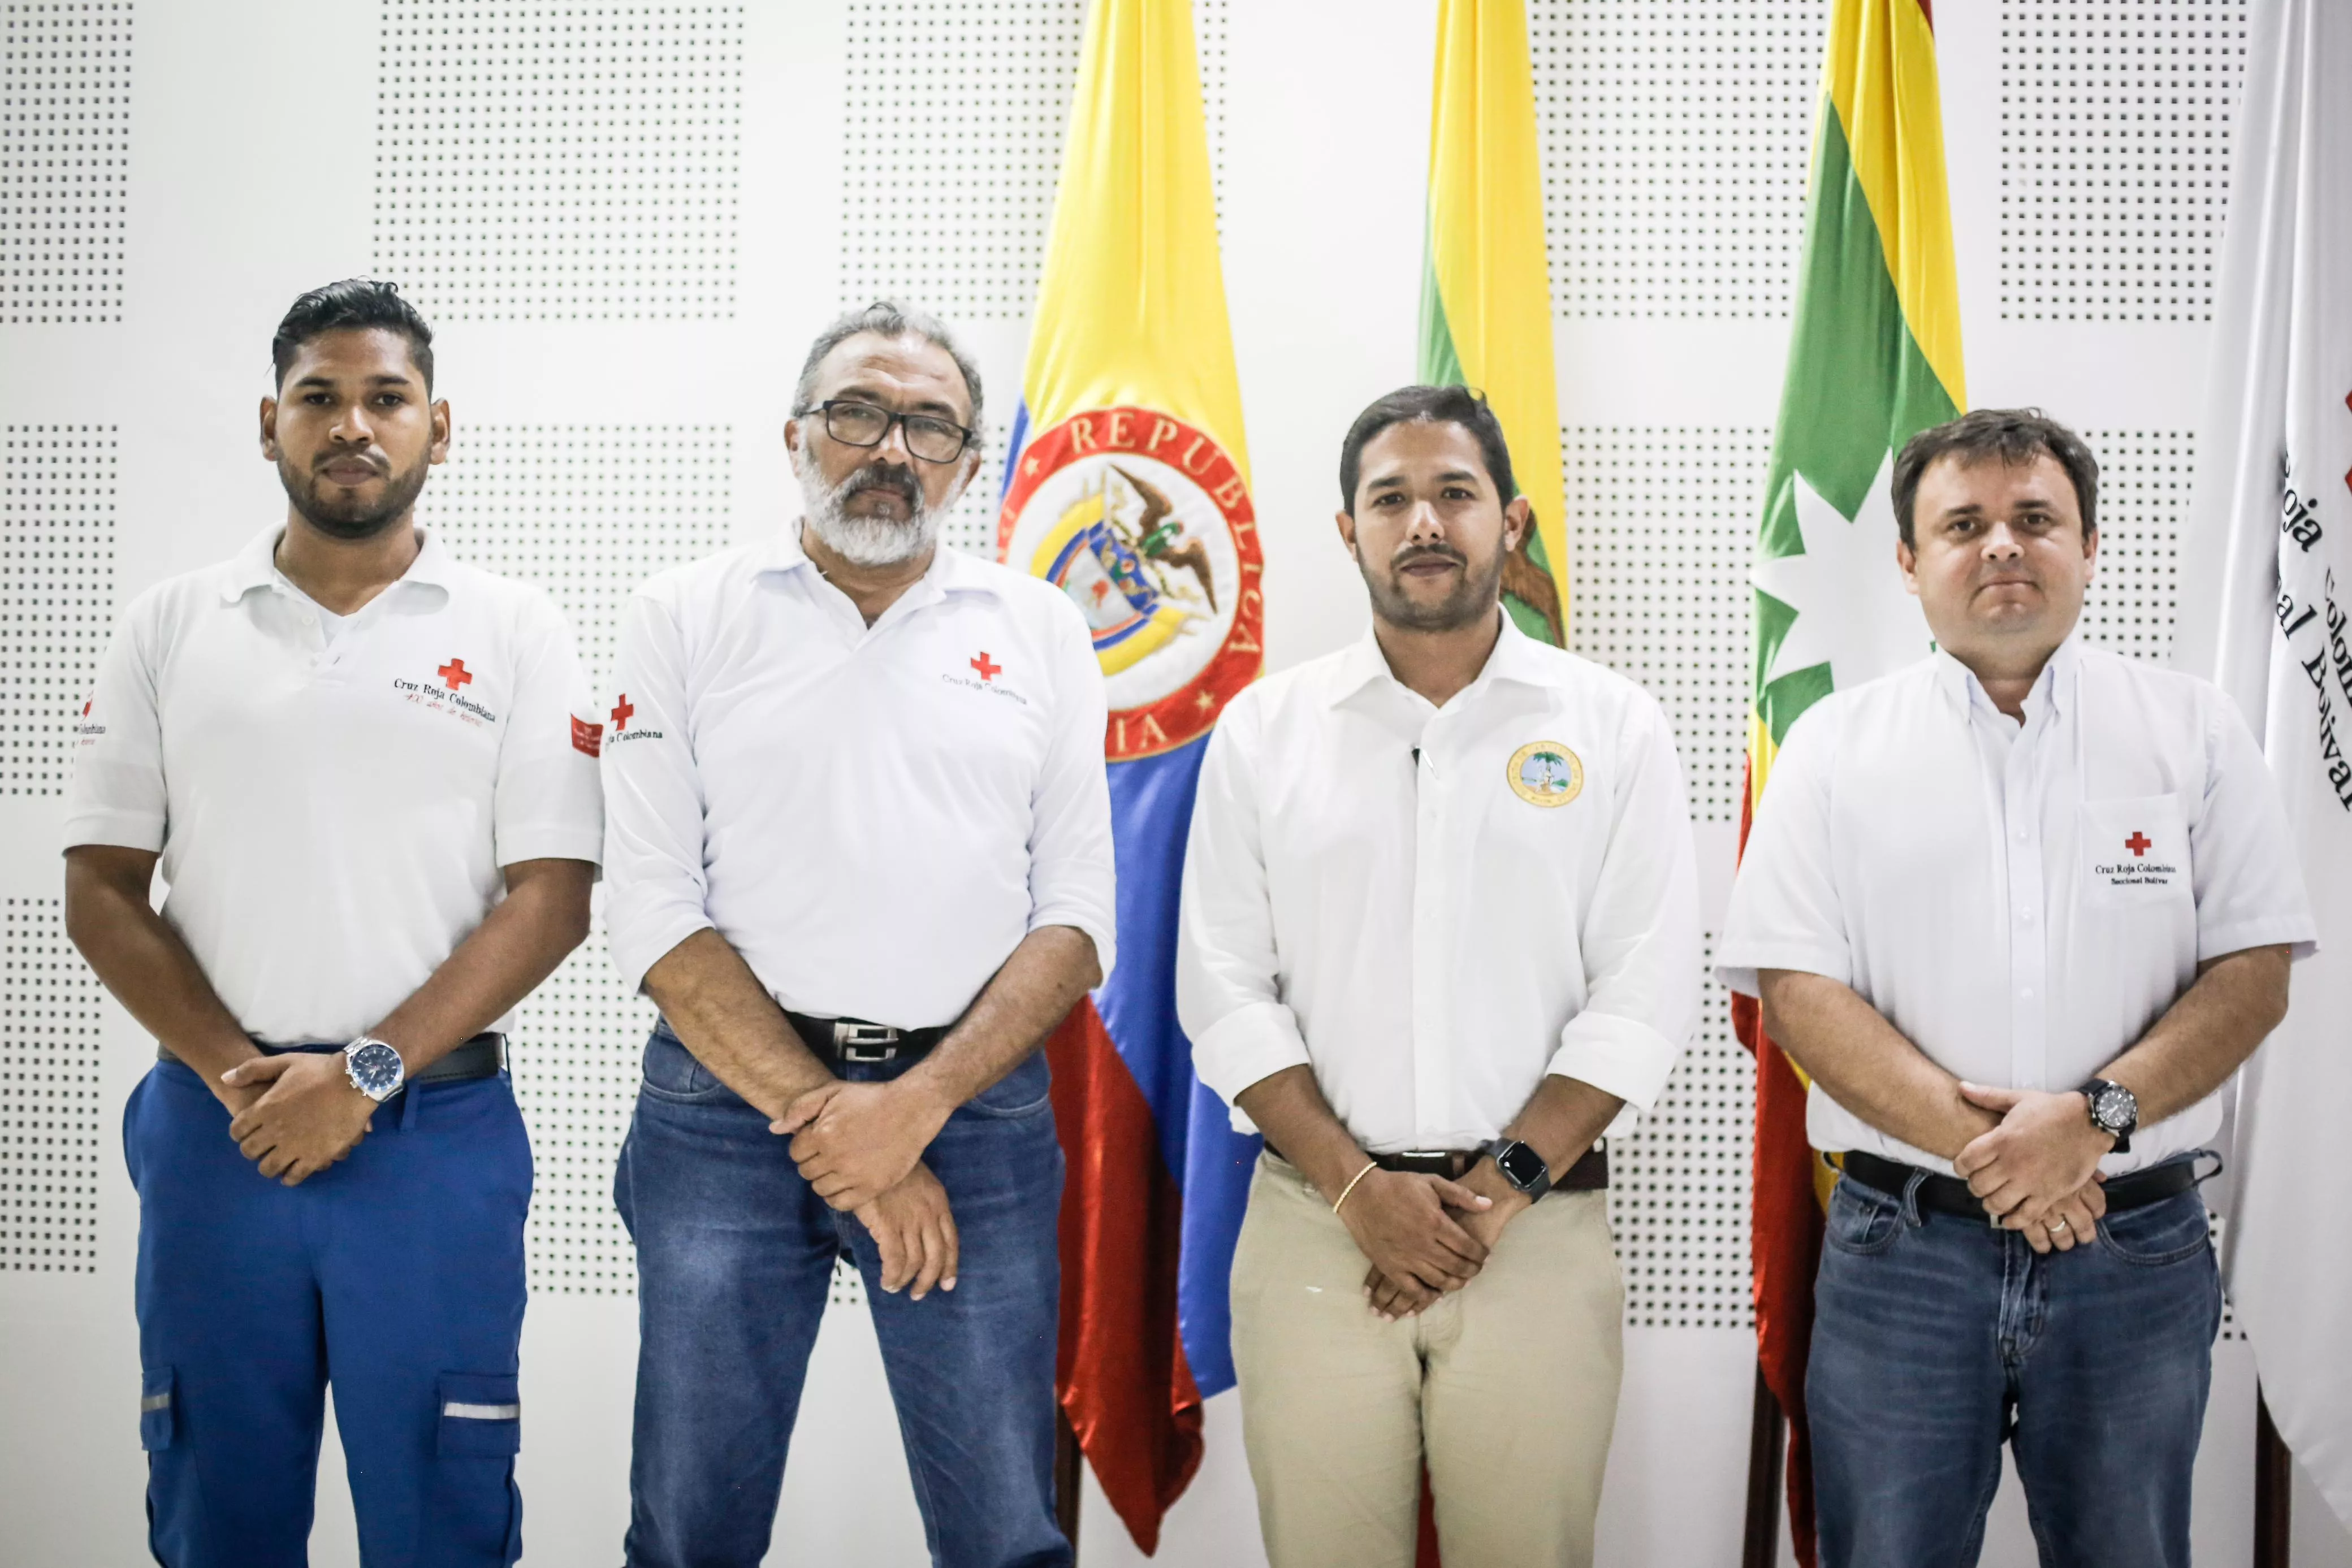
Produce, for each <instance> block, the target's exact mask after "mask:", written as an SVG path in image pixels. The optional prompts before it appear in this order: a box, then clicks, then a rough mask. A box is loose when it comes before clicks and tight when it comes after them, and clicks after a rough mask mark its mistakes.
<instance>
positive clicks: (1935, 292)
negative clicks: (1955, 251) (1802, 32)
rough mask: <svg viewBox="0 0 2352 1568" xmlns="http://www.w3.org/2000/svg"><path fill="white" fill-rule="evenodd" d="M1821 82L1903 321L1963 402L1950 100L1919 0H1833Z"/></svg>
mask: <svg viewBox="0 0 2352 1568" xmlns="http://www.w3.org/2000/svg"><path fill="white" fill-rule="evenodd" d="M1822 93H1823V95H1824V97H1825V98H1826V99H1828V101H1829V105H1830V107H1831V108H1832V109H1833V110H1835V112H1836V114H1837V117H1838V120H1839V121H1840V123H1841V124H1843V126H1844V128H1845V139H1846V145H1847V146H1848V147H1849V148H1850V149H1852V151H1853V169H1854V177H1855V178H1856V180H1857V181H1859V182H1860V183H1861V185H1862V195H1863V200H1864V201H1865V202H1867V203H1868V204H1869V205H1870V211H1871V215H1872V216H1873V217H1874V218H1875V219H1876V220H1877V222H1878V235H1879V242H1880V247H1881V248H1882V249H1883V250H1885V253H1886V265H1887V269H1888V270H1889V271H1890V272H1892V273H1893V274H1894V277H1895V296H1896V298H1899V299H1900V300H1901V301H1902V305H1903V319H1904V320H1905V322H1906V323H1907V324H1908V325H1909V327H1910V329H1911V337H1912V340H1914V341H1915V342H1916V343H1917V344H1918V345H1919V350H1920V352H1921V353H1922V354H1924V355H1925V356H1926V357H1927V364H1928V367H1929V368H1930V369H1932V370H1933V371H1935V372H1936V379H1937V381H1939V382H1942V383H1943V385H1944V391H1945V392H1947V393H1948V395H1949V396H1950V398H1951V400H1952V406H1953V407H1954V408H1957V409H1966V408H1967V407H1968V406H1969V400H1968V393H1967V391H1966V388H1965V386H1964V385H1963V382H1964V375H1963V372H1962V370H1961V362H1960V291H1959V278H1958V270H1957V268H1956V267H1954V265H1953V262H1952V214H1951V204H1950V203H1949V201H1948V198H1947V195H1946V191H1945V182H1944V110H1943V99H1942V95H1941V94H1940V92H1939V91H1938V90H1937V84H1936V35H1935V30H1934V29H1933V28H1932V27H1931V26H1929V25H1928V21H1927V13H1926V12H1925V11H1923V10H1922V9H1921V8H1920V5H1919V0H1836V7H1835V10H1834V11H1833V13H1832V16H1831V17H1830V38H1829V52H1828V57H1827V60H1826V62H1825V64H1824V65H1823V68H1822ZM1818 140H1819V139H1818V138H1816V141H1818Z"/></svg>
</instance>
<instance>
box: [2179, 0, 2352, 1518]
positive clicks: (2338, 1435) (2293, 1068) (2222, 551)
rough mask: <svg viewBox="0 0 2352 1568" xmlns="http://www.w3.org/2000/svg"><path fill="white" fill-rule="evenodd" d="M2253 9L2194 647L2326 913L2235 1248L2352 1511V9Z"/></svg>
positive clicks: (2235, 1145)
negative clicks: (2351, 282)
mask: <svg viewBox="0 0 2352 1568" xmlns="http://www.w3.org/2000/svg"><path fill="white" fill-rule="evenodd" d="M2250 20H2251V22H2252V26H2251V28H2250V31H2251V33H2252V37H2251V39H2250V40H2249V43H2248V47H2247V50H2246V87H2245V98H2244V101H2243V102H2242V105H2241V106H2240V109H2239V111H2238V115H2237V120H2236V123H2237V127H2238V129H2237V143H2238V145H2237V154H2236V159H2237V167H2236V169H2235V170H2234V172H2232V174H2231V180H2230V220H2229V223H2230V226H2229V233H2228V235H2227V237H2226V238H2225V239H2224V240H2223V242H2222V251H2221V308H2220V309H2219V310H2217V311H2215V312H2214V340H2215V341H2216V342H2217V343H2219V344H2222V345H2226V348H2225V349H2224V350H2223V351H2222V352H2221V353H2218V354H2217V355H2215V357H2214V361H2213V369H2212V373H2211V386H2210V399H2211V403H2210V409H2209V411H2208V413H2207V415H2206V419H2205V424H2204V428H2203V430H2202V431H2201V432H2200V434H2199V436H2198V440H2197V484H2196V489H2195V492H2194V496H2193V499H2192V501H2191V503H2190V507H2189V525H2188V527H2187V528H2185V529H2184V530H2183V537H2182V540H2181V556H2182V559H2181V563H2180V565H2181V571H2180V581H2181V584H2182V591H2181V595H2180V626H2179V639H2178V642H2177V643H2176V644H2175V647H2174V662H2175V663H2176V664H2179V667H2181V668H2183V669H2186V670H2189V671H2191V672H2192V673H2194V674H2200V675H2207V676H2210V677H2211V678H2212V679H2213V680H2214V681H2215V682H2216V683H2217V684H2219V685H2221V687H2222V689H2223V690H2225V691H2227V692H2228V693H2229V694H2230V695H2231V696H2232V697H2234V698H2235V699H2237V703H2238V706H2239V708H2240V710H2241V711H2242V713H2243V714H2244V715H2245V716H2246V721H2247V722H2248V723H2249V724H2250V725H2252V727H2253V730H2254V733H2255V734H2257V735H2259V736H2261V737H2263V754H2264V755H2265V756H2266V757H2268V758H2270V765H2271V771H2272V773H2273V775H2274V776H2275V777H2276V778H2277V779H2278V785H2279V793H2280V795H2281V796H2282V797H2283V798H2284V800H2285V802H2286V809H2287V816H2288V820H2289V821H2290V822H2292V824H2293V826H2294V836H2295V841H2296V843H2297V846H2298V847H2299V849H2300V850H2301V857H2300V858H2301V860H2302V862H2303V867H2304V877H2305V884H2306V885H2307V886H2308V888H2309V889H2310V893H2311V907H2312V913H2313V915H2315V916H2316V917H2317V920H2318V923H2319V951H2318V952H2317V953H2315V954H2314V955H2312V956H2309V957H2306V958H2305V959H2304V960H2303V961H2302V962H2301V963H2298V964H2297V965H2295V967H2294V984H2293V986H2292V987H2291V988H2290V995H2289V1001H2288V1006H2287V1014H2286V1018H2285V1020H2284V1022H2282V1023H2281V1024H2280V1025H2279V1027H2278V1028H2277V1029H2276V1030H2273V1032H2272V1034H2271V1037H2270V1038H2269V1039H2268V1040H2264V1041H2263V1046H2262V1049H2261V1050H2260V1051H2256V1052H2255V1053H2254V1055H2253V1058H2252V1060H2251V1061H2248V1062H2247V1063H2246V1066H2245V1069H2244V1071H2243V1072H2242V1074H2241V1075H2240V1082H2239V1088H2238V1109H2237V1121H2236V1128H2235V1135H2234V1139H2233V1142H2232V1145H2231V1151H2230V1152H2231V1162H2230V1163H2231V1176H2232V1178H2233V1197H2234V1202H2233V1204H2232V1207H2231V1216H2230V1224H2229V1229H2228V1232H2227V1242H2228V1257H2227V1260H2226V1262H2227V1266H2228V1270H2229V1285H2230V1299H2231V1303H2232V1304H2233V1305H2234V1306H2235V1308H2236V1311H2237V1314H2238V1322H2239V1324H2240V1325H2241V1326H2242V1327H2243V1328H2244V1330H2245V1331H2246V1338H2247V1339H2248V1341H2250V1342H2251V1343H2252V1346H2253V1352H2254V1364H2255V1366H2256V1368H2257V1369H2258V1370H2259V1371H2260V1373H2261V1375H2262V1385H2263V1400H2264V1402H2265V1403H2266V1404H2267V1405H2268V1406H2270V1411H2271V1416H2272V1418H2273V1420H2274V1421H2275V1422H2276V1424H2277V1427H2278V1432H2279V1436H2280V1437H2282V1438H2284V1440H2285V1442H2286V1445H2287V1447H2288V1448H2292V1449H2293V1450H2294V1457H2295V1459H2296V1462H2297V1463H2298V1464H2300V1465H2301V1467H2302V1469H2303V1470H2304V1473H2305V1474H2306V1475H2308V1476H2309V1477H2310V1478H2311V1479H2312V1481H2313V1483H2314V1484H2315V1485H2316V1486H2317V1487H2318V1488H2319V1491H2320V1494H2321V1495H2322V1496H2323V1497H2325V1498H2326V1500H2327V1502H2328V1506H2329V1507H2331V1508H2332V1509H2334V1510H2335V1511H2336V1517H2337V1518H2339V1519H2341V1520H2343V1521H2344V1522H2345V1524H2346V1525H2347V1527H2352V1355H2347V1354H2346V1350H2345V1347H2346V1344H2347V1343H2352V1249H2347V1248H2346V1247H2345V1246H2344V1245H2343V1243H2342V1240H2341V1238H2342V1236H2343V1225H2344V1216H2345V1214H2346V1213H2347V1212H2352V1155H2347V1147H2346V1144H2345V1139H2344V1127H2343V1122H2344V1108H2345V1107H2346V1106H2347V1104H2352V1051H2347V1050H2346V1049H2345V1048H2346V1045H2347V1038H2346V1037H2347V1029H2352V1025H2347V1019H2352V292H2347V287H2346V277H2347V273H2346V267H2347V257H2352V155H2347V149H2352V99H2347V97H2346V96H2345V84H2346V83H2347V81H2352V7H2347V6H2345V5H2342V4H2341V3H2340V0H2270V3H2268V4H2265V5H2261V6H2258V7H2256V8H2255V9H2254V11H2253V12H2252V16H2251V17H2250Z"/></svg>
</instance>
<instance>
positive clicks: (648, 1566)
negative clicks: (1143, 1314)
mask: <svg viewBox="0 0 2352 1568" xmlns="http://www.w3.org/2000/svg"><path fill="white" fill-rule="evenodd" d="M981 417H982V404H981V388H980V377H979V375H978V372H977V371H974V369H973V368H972V365H971V361H970V359H969V358H968V357H967V356H966V355H965V354H964V353H963V351H962V350H961V349H960V348H958V347H957V345H956V342H955V340H954V339H953V338H952V337H950V335H949V333H948V331H947V329H946V328H945V327H943V326H942V325H940V323H939V322H937V321H935V320H933V319H930V318H929V317H927V316H923V315H920V314H918V313H916V312H913V311H908V310H905V309H902V308H898V307H896V306H893V305H888V304H877V305H874V306H870V307H868V308H866V309H863V310H856V311H852V312H850V313H849V314H848V315H846V316H845V317H843V318H841V319H839V320H837V321H836V322H835V323H834V324H833V325H832V326H831V327H830V328H828V329H826V330H825V331H824V333H823V334H822V335H821V336H820V337H819V338H818V339H817V340H816V342H815V344H814V346H813V347H812V348H811V349H810V350H809V354H808V359H807V361H806V363H805V365H804V367H803V371H802V372H801V378H800V382H799V385H798V387H797V388H796V389H795V392H794V396H793V417H792V419H791V421H790V423H787V424H786V425H785V426H784V444H785V447H786V450H787V451H788V452H789V454H790V455H791V459H792V465H793V472H794V473H795V474H796V475H797V476H798V477H799V480H800V489H801V498H802V509H801V515H800V517H799V518H798V520H797V521H796V522H794V523H793V524H792V525H791V526H788V527H782V528H778V529H777V530H776V531H775V532H774V533H773V534H772V536H771V537H769V538H764V539H761V540H760V541H759V542H757V543H755V544H751V545H748V546H745V547H743V548H742V549H736V550H732V551H730V552H728V553H726V554H724V555H720V556H717V557H714V558H712V559H709V560H706V561H700V562H698V563H696V564H695V565H692V566H688V567H685V568H681V569H679V570H676V571H671V572H667V573H665V574H663V575H662V576H660V577H657V578H656V579H654V580H652V581H651V582H649V583H647V584H646V586H645V587H644V588H643V589H642V590H640V591H638V593H637V595H636V597H635V600H634V601H633V602H632V603H631V605H630V607H629V611H628V614H627V620H626V622H625V625H624V629H623V632H622V642H621V653H620V660H619V674H618V675H617V677H616V679H617V682H618V685H619V696H618V698H617V700H616V702H615V704H614V710H613V719H614V735H613V737H612V740H611V742H610V745H609V747H608V750H607V753H606V759H605V768H606V775H605V777H606V785H607V789H608V791H609V793H610V795H611V798H612V816H611V831H610V836H609V838H608V841H607V856H608V859H607V862H606V864H607V867H608V868H609V869H608V873H607V874H608V888H609V898H610V902H609V904H607V906H606V922H607V924H608V925H609V926H610V928H611V931H612V940H613V956H614V962H615V963H616V964H617V965H618V966H619V967H620V970H621V974H622V977H623V979H624V980H625V982H626V983H627V984H628V985H629V986H631V987H632V988H636V987H639V986H642V988H643V989H644V991H645V993H646V995H647V996H649V997H651V998H653V999H654V1000H655V1001H656V1003H658V1004H659V1005H660V1007H661V1010H662V1022H661V1024H660V1026H659V1027H658V1028H657V1029H656V1030H655V1031H654V1034H653V1038H652V1040H650V1041H649V1042H648V1043H647V1044H646V1060H645V1084H644V1087H643V1089H642V1091H641V1092H640V1093H639V1095H638V1099H637V1109H636V1115H635V1120H634V1121H633V1122H632V1123H631V1124H630V1129H629V1136H628V1141H627V1143H626V1144H625V1145H624V1147H623V1149H622V1152H621V1163H620V1170H619V1172H618V1175H617V1176H616V1177H615V1180H614V1197H615V1200H616V1202H617V1204H618V1205H619V1207H620V1210H621V1215H622V1218H624V1219H625V1221H626V1222H627V1224H628V1226H629V1228H630V1232H631V1234H632V1235H634V1236H635V1239H636V1243H637V1270H638V1279H639V1291H638V1301H639V1311H640V1314H641V1321H642V1340H641V1343H642V1349H641V1351H640V1353H639V1357H638V1363H637V1406H636V1434H635V1460H634V1463H633V1465H632V1467H631V1469H630V1476H629V1485H630V1497H631V1514H630V1524H629V1533H628V1540H627V1542H626V1546H625V1551H626V1556H627V1560H628V1562H629V1563H631V1564H632V1565H633V1568H686V1565H687V1564H694V1565H696V1568H719V1565H721V1564H740V1565H742V1568H751V1565H752V1564H755V1563H759V1562H761V1560H762V1559H763V1557H764V1556H765V1555H766V1553H767V1551H768V1545H769V1542H770V1540H771V1537H772V1533H773V1531H774V1528H775V1514H776V1498H777V1490H778V1487H779V1484H780V1482H781V1480H782V1475H783V1469H784V1454H785V1448H786V1446H787V1444H788V1443H789V1441H790V1439H791V1437H792V1434H793V1423H794V1419H795V1416H796V1415H797V1413H798V1407H799V1403H800V1394H801V1382H802V1377H803V1374H804V1373H805V1372H806V1370H807V1366H808V1356H809V1350H810V1347H811V1346H812V1345H813V1344H814V1342H815V1339H816V1333H817V1326H818V1323H819V1322H820V1321H821V1320H822V1319H823V1317H824V1307H825V1298H826V1286H827V1283H828V1281H830V1280H831V1278H832V1275H833V1266H834V1260H835V1259H836V1258H838V1257H842V1256H845V1255H846V1256H848V1257H850V1258H853V1259H854V1260H856V1264H857V1267H858V1269H859V1270H860V1271H861V1272H862V1273H863V1274H864V1276H865V1279H866V1286H867V1288H868V1290H869V1291H870V1292H871V1297H870V1299H871V1300H872V1301H873V1305H874V1327H875V1332H876V1333H877V1336H878V1337H879V1339H880V1341H881V1346H882V1359H883V1364H884V1366H885V1368H886V1369H887V1372H888V1374H889V1378H890V1389H891V1398H892V1400H893V1402H894V1403H895V1404H896V1405H897V1406H898V1418H899V1425H900V1429H901V1430H902V1432H903V1433H904V1434H905V1437H906V1442H907V1449H908V1453H907V1459H908V1469H910V1470H911V1471H912V1472H913V1475H914V1481H915V1500H916V1502H917V1505H918V1506H919V1508H920V1509H921V1511H922V1515H923V1521H924V1528H925V1531H926V1534H927V1535H928V1536H929V1542H930V1547H931V1554H932V1558H933V1561H935V1562H937V1563H944V1564H951V1565H957V1568H965V1565H969V1568H1009V1565H1011V1564H1014V1563H1019V1564H1023V1565H1024V1568H1047V1565H1051V1564H1055V1563H1061V1564H1066V1563H1069V1561H1070V1547H1069V1543H1068V1542H1066V1540H1064V1539H1063V1537H1062V1534H1061V1531H1060V1530H1059V1529H1058V1528H1057V1527H1056V1525H1055V1518H1054V1485H1053V1456H1054V1357H1055V1344H1056V1334H1055V1318H1056V1311H1057V1307H1058V1304H1059V1291H1060V1270H1059V1259H1058V1254H1057V1251H1056V1244H1057V1237H1058V1224H1059V1209H1060V1200H1061V1190H1062V1155H1061V1149H1060V1145H1058V1144H1057V1143H1056V1142H1055V1133H1054V1115H1053V1106H1052V1103H1050V1102H1049V1101H1048V1100H1047V1098H1046V1073H1045V1059H1044V1058H1043V1057H1042V1056H1041V1055H1039V1054H1038V1053H1037V1049H1036V1048H1037V1046H1038V1045H1039V1043H1040V1042H1041V1041H1042V1040H1044V1039H1045V1034H1046V1032H1047V1031H1048V1030H1051V1029H1052V1028H1053V1027H1054V1025H1055V1024H1056V1023H1057V1022H1059V1021H1060V1020H1061V1018H1062V1016H1063V1015H1064V1014H1065V1013H1066V1012H1067V1011H1068V1010H1069V1009H1070V1006H1071V1004H1072V1003H1074V1002H1075V1001H1076V999H1077V998H1078V997H1079V995H1080V994H1081V993H1082V992H1084V991H1085V990H1086V989H1087V987H1089V986H1091V985H1095V984H1097V983H1098V982H1099V981H1100V979H1101V977H1102V976H1103V974H1104V973H1105V972H1107V971H1108V969H1109V967H1110V965H1111V958H1112V952H1111V937H1112V930H1113V926H1112V920H1113V913H1114V912H1113V906H1112V896H1111V840H1110V794H1109V789H1108V784H1107V782H1106V780H1105V778H1104V774H1103V730H1104V725H1105V722H1106V716H1107V715H1106V698H1105V693H1104V689H1103V682H1102V674H1101V671H1100V668H1099V666H1098V665H1097V662H1096V659H1095V653H1094V647H1093V643H1092V640H1091V639H1090V637H1089V636H1088V634H1087V627H1086V623H1085V622H1084V620H1083V619H1082V618H1081V617H1080V615H1079V614H1078V612H1077V609H1076V606H1075V605H1073V604H1072V603H1071V602H1070V601H1068V600H1067V599H1066V597H1064V596H1063V594H1062V593H1061V592H1060V591H1058V590H1056V589H1055V588H1054V587H1053V586H1052V585H1051V584H1048V583H1045V582H1042V581H1040V580H1037V579H1034V578H1032V577H1030V576H1028V575H1026V574H1025V573H1023V572H1019V571H1015V570H1012V569H1010V568H1008V567H1003V566H999V565H997V564H995V563H993V562H990V561H983V560H976V559H971V558H970V557H967V556H963V555H960V554H958V553H956V552H954V551H952V550H948V549H941V548H940V544H939V527H940V519H941V518H942V517H945V516H946V515H947V513H948V511H949V510H950V508H951V507H953V506H954V505H955V502H956V498H957V497H959V496H961V494H962V493H963V490H964V486H967V485H968V484H970V483H971V479H972V477H973V476H974V475H975V474H976V473H977V472H978V471H979V468H980V434H979V426H980V422H981Z"/></svg>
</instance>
